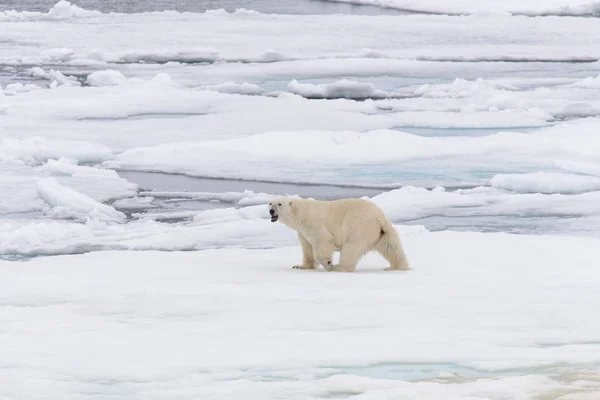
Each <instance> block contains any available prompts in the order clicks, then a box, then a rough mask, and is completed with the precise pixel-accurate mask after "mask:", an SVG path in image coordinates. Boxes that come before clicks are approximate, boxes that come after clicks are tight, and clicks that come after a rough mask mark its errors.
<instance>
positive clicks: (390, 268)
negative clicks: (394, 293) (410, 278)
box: [383, 265, 412, 271]
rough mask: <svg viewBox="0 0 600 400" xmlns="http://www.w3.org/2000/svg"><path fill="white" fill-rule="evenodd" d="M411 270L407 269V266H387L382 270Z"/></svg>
mask: <svg viewBox="0 0 600 400" xmlns="http://www.w3.org/2000/svg"><path fill="white" fill-rule="evenodd" d="M411 269H412V268H411V267H409V266H408V265H406V266H401V267H392V266H389V267H387V268H384V269H383V270H384V271H408V270H411Z"/></svg>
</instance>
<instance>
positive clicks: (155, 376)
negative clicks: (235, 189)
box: [0, 224, 600, 400]
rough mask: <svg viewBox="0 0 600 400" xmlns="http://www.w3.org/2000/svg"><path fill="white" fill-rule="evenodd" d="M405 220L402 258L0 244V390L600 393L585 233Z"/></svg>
mask: <svg viewBox="0 0 600 400" xmlns="http://www.w3.org/2000/svg"><path fill="white" fill-rule="evenodd" d="M276 226H277V225H275V224H271V225H268V227H269V228H267V229H266V230H265V231H264V232H263V233H268V232H273V233H274V232H275V231H276V230H278V228H276ZM257 234H260V233H258V232H257ZM403 238H404V241H405V243H406V247H407V248H408V249H410V250H409V253H408V254H409V257H410V259H411V262H412V263H413V267H414V269H413V270H412V271H409V272H402V273H389V272H386V271H382V270H381V269H382V268H383V267H384V266H385V264H384V263H383V260H382V259H380V258H379V257H378V256H371V257H367V258H365V259H364V260H363V261H362V262H361V264H360V265H359V269H358V272H357V273H355V274H341V273H326V272H324V271H323V269H319V270H316V271H296V270H293V269H292V268H291V265H293V264H294V263H295V262H296V261H297V260H298V258H299V257H300V249H299V248H298V247H295V246H294V247H282V248H277V249H272V250H244V249H220V250H209V251H203V252H196V253H190V252H185V253H160V252H150V253H147V252H144V253H140V252H97V253H91V254H87V255H80V256H61V257H47V258H39V259H34V260H32V261H30V262H27V263H20V264H18V268H16V267H15V264H14V263H9V262H0V269H1V272H2V276H3V279H2V280H1V281H0V289H1V290H0V293H1V294H0V305H1V306H0V321H1V322H2V326H3V327H4V328H3V330H2V332H1V333H0V335H1V336H2V342H3V343H4V344H5V345H4V346H2V350H0V351H1V352H2V361H3V369H2V371H3V373H2V374H1V375H0V395H2V396H3V397H7V398H11V397H15V396H16V397H19V398H29V399H37V398H42V397H43V396H45V395H46V394H47V393H53V395H54V396H57V397H60V398H61V399H65V400H68V399H76V398H77V399H81V398H92V397H94V398H97V397H99V396H100V397H106V396H110V397H111V398H115V399H130V398H138V397H147V396H150V395H152V396H155V397H161V398H165V397H168V398H204V399H218V398H223V396H224V393H227V394H226V396H227V397H235V398H241V397H246V398H257V399H258V398H260V399H280V398H282V396H284V397H285V398H286V399H322V398H332V397H334V398H335V397H337V396H342V395H344V396H346V397H349V398H357V399H359V398H361V399H376V398H377V399H382V398H383V399H414V398H415V396H418V398H419V399H423V400H425V399H432V400H438V399H440V398H441V397H443V398H452V399H464V400H467V399H468V400H473V399H477V400H484V399H511V398H519V399H531V400H533V399H537V398H540V397H545V398H552V399H560V400H573V399H577V400H579V399H588V398H595V397H594V396H596V397H597V396H599V395H600V379H599V378H600V375H599V370H598V365H599V363H600V346H599V345H598V341H597V339H598V337H597V334H598V330H599V329H600V325H599V322H598V319H597V318H590V316H592V315H595V311H596V305H597V304H598V302H600V297H599V296H600V293H599V292H598V290H597V287H598V285H599V284H600V281H599V275H598V273H597V264H598V261H599V260H600V251H599V250H598V249H600V243H598V240H596V239H583V238H580V239H575V238H568V237H539V236H538V237H530V236H516V235H507V234H478V233H456V232H442V233H429V232H423V231H421V232H413V233H412V234H406V235H404V236H403ZM432 248H434V249H436V251H431V249H432ZM566 266H568V267H566ZM349 294H350V295H349ZM548 310H552V312H548ZM40 337H43V340H40ZM157 343H160V345H157ZM350 349H354V350H350ZM356 349H360V351H356ZM585 396H588V397H585Z"/></svg>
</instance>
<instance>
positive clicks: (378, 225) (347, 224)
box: [291, 199, 391, 247]
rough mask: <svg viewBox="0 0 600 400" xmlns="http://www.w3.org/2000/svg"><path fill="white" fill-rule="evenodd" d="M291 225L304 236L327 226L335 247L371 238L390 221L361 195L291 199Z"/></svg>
mask: <svg viewBox="0 0 600 400" xmlns="http://www.w3.org/2000/svg"><path fill="white" fill-rule="evenodd" d="M291 208H292V210H293V212H292V214H294V215H293V219H295V220H296V221H293V222H292V224H293V225H296V226H292V227H294V228H296V229H298V230H299V231H300V232H301V233H303V234H304V235H305V236H306V237H307V238H309V237H311V236H312V233H313V232H315V231H319V230H323V229H325V230H327V231H328V232H329V233H331V235H332V236H333V240H334V242H335V244H336V247H341V246H343V244H344V243H348V242H349V241H350V240H351V239H353V238H354V239H357V238H360V239H361V241H366V242H374V241H376V240H377V239H379V237H380V236H381V235H382V234H383V233H384V232H385V231H387V230H388V229H389V227H390V225H391V224H390V222H389V221H388V219H387V218H386V217H385V215H384V213H383V211H382V210H381V209H380V208H379V207H378V206H377V205H376V204H374V203H372V202H370V201H368V200H363V199H341V200H332V201H320V200H305V199H293V200H292V207H291Z"/></svg>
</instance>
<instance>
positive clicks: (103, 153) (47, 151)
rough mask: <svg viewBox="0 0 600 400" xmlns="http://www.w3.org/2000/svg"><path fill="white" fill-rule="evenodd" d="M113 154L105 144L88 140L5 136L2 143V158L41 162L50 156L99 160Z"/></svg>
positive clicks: (87, 160)
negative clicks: (55, 139)
mask: <svg viewBox="0 0 600 400" xmlns="http://www.w3.org/2000/svg"><path fill="white" fill-rule="evenodd" d="M111 156H112V151H111V150H110V149H109V148H108V147H106V146H103V145H100V144H97V143H92V142H86V141H54V140H48V139H46V138H45V137H41V136H35V137H30V138H27V139H15V138H5V139H3V140H2V142H1V143H0V160H1V161H5V162H6V161H9V162H24V163H27V164H40V163H42V162H45V161H47V160H48V159H50V158H54V159H57V158H60V157H66V158H73V159H77V160H78V161H80V162H98V161H102V160H105V159H108V158H110V157H111Z"/></svg>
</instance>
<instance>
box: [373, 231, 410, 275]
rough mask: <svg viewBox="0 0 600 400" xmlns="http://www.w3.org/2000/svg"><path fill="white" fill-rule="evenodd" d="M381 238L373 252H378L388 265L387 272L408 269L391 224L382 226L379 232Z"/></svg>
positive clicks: (404, 255)
mask: <svg viewBox="0 0 600 400" xmlns="http://www.w3.org/2000/svg"><path fill="white" fill-rule="evenodd" d="M380 234H381V237H380V238H379V240H378V241H377V243H375V250H376V251H377V252H379V253H380V254H381V255H382V256H383V257H384V258H385V259H386V260H387V261H388V262H389V263H390V266H389V268H386V269H388V270H406V269H410V267H409V265H408V260H407V259H406V254H405V253H404V248H403V246H402V243H401V242H400V237H399V236H398V232H396V229H395V228H394V227H393V226H392V224H389V223H387V224H383V225H382V227H381V231H380Z"/></svg>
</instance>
